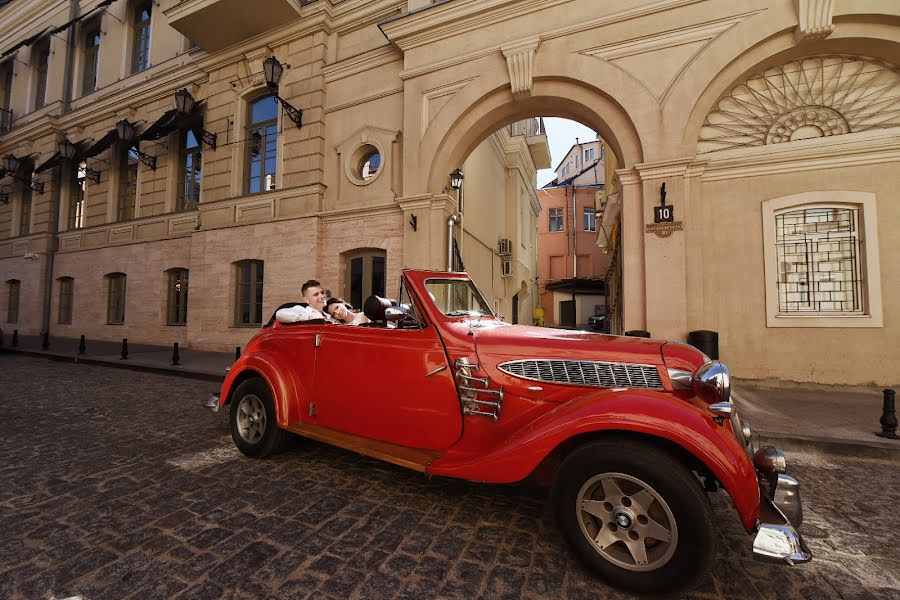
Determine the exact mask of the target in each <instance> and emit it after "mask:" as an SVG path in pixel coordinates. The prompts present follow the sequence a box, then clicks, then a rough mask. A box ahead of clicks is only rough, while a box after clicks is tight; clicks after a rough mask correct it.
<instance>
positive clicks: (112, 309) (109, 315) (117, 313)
mask: <svg viewBox="0 0 900 600" xmlns="http://www.w3.org/2000/svg"><path fill="white" fill-rule="evenodd" d="M106 280H107V285H108V286H109V287H108V289H107V292H108V294H107V301H106V322H107V324H109V325H122V324H123V323H124V322H125V274H124V273H113V274H112V275H107V276H106Z"/></svg>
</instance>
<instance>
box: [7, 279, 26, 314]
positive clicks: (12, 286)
mask: <svg viewBox="0 0 900 600" xmlns="http://www.w3.org/2000/svg"><path fill="white" fill-rule="evenodd" d="M21 287H22V282H21V281H19V280H18V279H10V280H8V281H7V282H6V322H7V323H18V322H19V291H20V289H21Z"/></svg>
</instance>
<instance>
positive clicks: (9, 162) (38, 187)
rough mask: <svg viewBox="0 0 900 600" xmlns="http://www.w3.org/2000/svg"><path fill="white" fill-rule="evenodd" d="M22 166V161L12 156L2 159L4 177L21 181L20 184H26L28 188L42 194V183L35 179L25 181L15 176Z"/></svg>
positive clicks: (8, 155)
mask: <svg viewBox="0 0 900 600" xmlns="http://www.w3.org/2000/svg"><path fill="white" fill-rule="evenodd" d="M21 164H22V160H21V159H20V158H18V157H17V156H16V155H14V154H7V155H6V156H4V157H3V170H4V171H5V172H6V175H9V176H10V177H12V178H13V179H15V180H16V181H21V182H22V183H27V184H28V186H29V187H30V188H31V189H33V190H34V191H36V192H37V193H38V194H43V193H44V182H43V181H37V180H36V179H25V178H24V177H21V176H19V175H17V174H16V172H17V171H18V170H19V167H20V166H21Z"/></svg>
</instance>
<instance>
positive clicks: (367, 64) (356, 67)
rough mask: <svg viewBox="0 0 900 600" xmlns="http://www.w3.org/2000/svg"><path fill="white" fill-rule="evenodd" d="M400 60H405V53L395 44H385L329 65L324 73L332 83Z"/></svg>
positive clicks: (328, 81) (326, 80) (327, 80)
mask: <svg viewBox="0 0 900 600" xmlns="http://www.w3.org/2000/svg"><path fill="white" fill-rule="evenodd" d="M399 60H403V53H402V52H400V51H399V50H398V49H397V48H395V47H394V46H391V45H385V46H382V47H380V48H376V49H375V50H370V51H368V52H364V53H363V54H360V55H358V56H353V57H351V58H347V59H344V60H342V61H340V62H336V63H334V64H331V65H328V66H327V67H325V68H324V69H322V75H323V76H324V77H325V82H326V83H331V82H333V81H339V80H341V79H344V78H345V77H351V76H353V75H357V74H358V73H364V72H366V71H368V70H370V69H375V68H377V67H380V66H383V65H386V64H390V63H392V62H395V61H399Z"/></svg>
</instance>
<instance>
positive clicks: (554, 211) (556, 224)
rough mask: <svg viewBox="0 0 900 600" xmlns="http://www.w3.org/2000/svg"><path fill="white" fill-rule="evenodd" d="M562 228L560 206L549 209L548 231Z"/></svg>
mask: <svg viewBox="0 0 900 600" xmlns="http://www.w3.org/2000/svg"><path fill="white" fill-rule="evenodd" d="M562 230H563V210H562V209H561V208H551V209H550V231H562Z"/></svg>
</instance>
